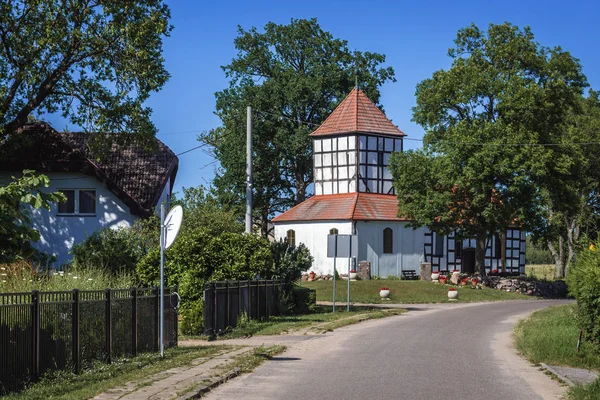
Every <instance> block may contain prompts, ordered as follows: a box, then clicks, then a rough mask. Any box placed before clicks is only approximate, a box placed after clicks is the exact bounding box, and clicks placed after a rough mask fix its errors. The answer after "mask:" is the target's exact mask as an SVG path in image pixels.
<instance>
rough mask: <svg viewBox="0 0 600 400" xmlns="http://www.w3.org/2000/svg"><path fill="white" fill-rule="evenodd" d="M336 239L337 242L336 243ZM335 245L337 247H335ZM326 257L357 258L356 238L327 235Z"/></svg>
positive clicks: (353, 236) (352, 236) (354, 236)
mask: <svg viewBox="0 0 600 400" xmlns="http://www.w3.org/2000/svg"><path fill="white" fill-rule="evenodd" d="M336 237H337V242H336ZM336 243H337V245H336ZM327 257H329V258H335V257H339V258H348V257H358V236H356V235H327Z"/></svg>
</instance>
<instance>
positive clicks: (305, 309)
mask: <svg viewBox="0 0 600 400" xmlns="http://www.w3.org/2000/svg"><path fill="white" fill-rule="evenodd" d="M292 296H293V298H294V313H295V314H309V313H312V312H314V311H315V310H316V309H317V291H316V290H314V289H309V288H306V287H302V286H293V287H292Z"/></svg>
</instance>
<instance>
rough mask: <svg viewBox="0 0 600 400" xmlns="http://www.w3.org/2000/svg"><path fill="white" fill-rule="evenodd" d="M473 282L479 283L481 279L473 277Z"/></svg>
mask: <svg viewBox="0 0 600 400" xmlns="http://www.w3.org/2000/svg"><path fill="white" fill-rule="evenodd" d="M471 282H474V283H477V282H479V278H477V277H473V278H471Z"/></svg>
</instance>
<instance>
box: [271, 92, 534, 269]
mask: <svg viewBox="0 0 600 400" xmlns="http://www.w3.org/2000/svg"><path fill="white" fill-rule="evenodd" d="M311 136H312V138H313V165H314V167H313V168H314V186H315V195H314V196H313V197H311V198H309V199H308V200H306V201H304V202H302V203H300V204H298V205H296V206H295V207H293V208H291V209H289V210H288V211H286V212H284V213H283V214H280V215H278V216H277V217H275V218H273V220H272V222H273V224H274V227H275V238H276V239H286V240H288V241H290V242H292V243H295V244H297V243H304V244H305V245H306V246H307V247H308V248H309V250H310V252H311V254H312V256H313V257H314V263H313V270H314V271H315V272H317V273H332V272H333V259H331V258H327V235H328V234H330V233H339V234H349V233H353V234H356V235H357V236H358V261H362V260H368V261H370V262H371V273H372V274H373V275H378V276H381V277H386V276H390V275H395V276H399V275H400V274H401V271H403V270H415V271H418V269H419V264H420V263H421V262H430V263H431V264H432V267H433V270H442V271H447V270H452V269H460V270H462V271H463V272H467V273H468V272H473V271H474V265H475V241H474V240H455V238H454V236H453V235H448V236H442V235H437V234H435V233H432V232H430V231H428V230H427V229H425V228H419V229H416V230H415V229H412V228H406V225H407V224H408V222H409V221H407V220H406V219H404V218H400V217H398V215H397V213H398V199H397V198H396V195H395V193H394V187H393V185H392V175H391V172H390V170H389V159H390V155H391V154H392V153H393V152H398V151H403V139H404V137H405V136H406V135H405V134H404V133H403V132H402V131H401V130H400V129H398V128H397V127H396V126H395V125H394V124H392V122H391V121H390V120H389V119H387V117H386V116H385V115H384V114H383V113H382V112H381V110H379V109H378V108H377V106H375V104H373V103H372V102H371V101H370V100H369V98H368V97H367V96H366V95H365V94H364V93H363V92H362V91H361V90H359V89H354V90H353V91H352V92H350V94H349V95H348V96H347V97H346V98H345V99H344V100H343V101H342V102H341V103H340V105H339V106H338V107H337V108H336V109H335V110H334V111H333V113H331V115H330V116H329V117H328V118H327V119H326V120H325V122H324V123H323V124H322V125H321V126H320V127H319V128H317V129H316V130H315V131H314V132H313V133H311ZM505 238H506V239H505V246H504V247H505V251H506V270H507V271H509V272H514V273H524V271H525V233H524V232H521V231H520V230H518V229H507V231H506V235H505ZM488 242H489V243H488V245H487V254H486V268H487V270H488V271H489V270H492V269H499V268H500V265H501V263H500V261H501V258H502V257H501V254H502V248H503V246H502V242H501V240H500V238H499V237H496V236H494V237H492V239H491V240H489V241H488ZM356 261H357V260H353V263H354V265H356ZM345 263H346V261H345V260H339V261H338V271H340V272H345V271H346V269H347V264H345Z"/></svg>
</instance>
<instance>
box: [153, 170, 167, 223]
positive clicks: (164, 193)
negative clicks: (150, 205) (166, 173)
mask: <svg viewBox="0 0 600 400" xmlns="http://www.w3.org/2000/svg"><path fill="white" fill-rule="evenodd" d="M163 201H166V203H165V214H166V213H168V212H169V204H171V178H170V177H169V178H168V179H167V183H166V184H165V187H164V188H163V191H162V193H161V194H160V197H159V199H158V203H156V207H154V212H155V213H156V215H158V216H160V205H161V203H162V202H163Z"/></svg>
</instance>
